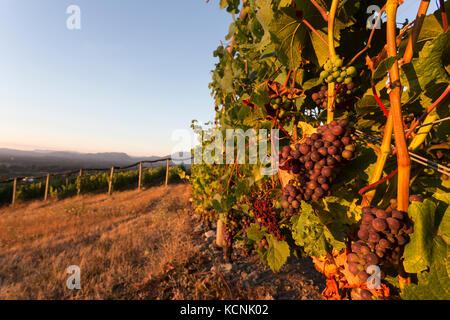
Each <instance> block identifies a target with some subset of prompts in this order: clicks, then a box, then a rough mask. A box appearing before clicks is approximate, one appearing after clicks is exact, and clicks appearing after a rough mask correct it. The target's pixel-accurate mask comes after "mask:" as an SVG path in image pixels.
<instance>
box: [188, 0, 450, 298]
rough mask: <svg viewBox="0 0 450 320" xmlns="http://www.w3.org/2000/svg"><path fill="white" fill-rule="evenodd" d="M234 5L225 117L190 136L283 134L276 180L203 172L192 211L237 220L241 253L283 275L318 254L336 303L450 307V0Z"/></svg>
mask: <svg viewBox="0 0 450 320" xmlns="http://www.w3.org/2000/svg"><path fill="white" fill-rule="evenodd" d="M220 5H221V8H222V9H226V10H227V11H228V12H229V13H230V14H232V15H233V23H231V25H230V28H229V33H228V35H227V36H226V39H227V40H229V44H228V45H221V46H219V47H218V48H217V50H215V51H214V56H215V57H217V58H218V63H217V64H216V68H215V70H213V72H212V82H211V84H210V88H211V90H212V95H213V96H214V98H215V110H216V117H215V122H214V123H211V124H209V126H208V127H207V128H202V127H201V126H200V125H198V124H197V123H196V122H195V121H194V122H193V124H192V127H193V129H194V131H196V132H197V133H198V134H199V135H200V138H199V140H200V141H201V144H202V146H203V148H204V149H206V148H208V147H209V145H210V144H211V143H212V142H214V136H213V135H211V131H212V130H219V131H221V132H223V136H226V133H225V132H226V130H227V129H235V130H236V129H242V130H243V131H244V132H245V131H246V130H248V129H255V130H259V129H267V130H270V129H279V130H280V131H279V132H280V135H279V144H280V152H279V154H274V153H272V154H271V157H277V158H278V160H279V170H278V174H276V175H271V176H264V175H262V174H261V170H260V169H261V167H264V166H265V164H263V163H259V162H258V164H256V165H255V164H237V163H228V164H218V163H221V162H220V161H217V164H206V163H203V164H196V165H194V166H193V167H192V173H191V177H190V180H191V184H192V191H193V196H192V201H193V205H194V207H195V210H196V212H197V213H198V214H200V215H202V216H203V218H204V219H209V220H213V219H214V220H218V221H219V222H220V223H218V225H220V224H222V223H223V224H224V226H225V227H224V229H225V237H224V238H225V240H224V244H223V245H224V247H225V248H226V250H225V253H226V255H227V258H228V259H231V257H232V255H231V250H232V248H233V247H234V248H240V250H239V252H235V254H237V253H240V252H242V254H247V253H249V252H257V253H258V254H259V255H260V257H261V261H262V263H265V264H267V265H269V266H270V268H271V269H272V270H273V271H274V272H277V271H279V270H280V269H281V268H282V267H283V265H284V264H285V263H286V261H287V259H288V258H289V257H290V256H295V257H298V258H300V257H311V258H312V260H313V262H314V264H315V266H316V269H317V270H318V271H320V272H321V273H323V274H324V275H325V276H326V278H327V287H326V289H325V291H324V292H323V296H324V297H325V298H327V299H450V261H449V255H450V251H449V245H450V213H449V211H450V209H449V208H448V206H449V204H450V194H449V188H450V182H449V180H448V176H449V174H450V170H449V169H448V164H449V160H450V159H449V154H448V149H449V142H450V139H449V125H448V122H447V123H446V122H445V121H446V120H447V119H448V117H449V108H448V105H449V101H450V99H449V95H448V93H449V91H450V89H449V79H450V76H449V73H450V41H449V40H450V34H449V32H448V31H447V27H448V23H447V19H448V17H447V13H446V12H447V11H448V10H445V6H447V7H448V2H447V3H445V2H444V1H440V9H439V10H438V11H436V12H433V13H430V12H428V11H429V10H428V9H429V5H430V1H425V0H423V1H421V2H419V1H417V2H412V1H408V2H407V3H403V1H400V0H387V2H385V1H382V0H370V1H368V0H357V1H346V0H316V1H314V0H296V1H291V0H243V1H240V0H221V1H220ZM371 5H378V6H379V8H380V9H381V12H380V14H379V18H378V19H377V21H376V22H375V24H378V23H379V28H368V26H367V22H368V18H369V15H368V14H367V8H368V7H369V6H371ZM405 6H414V7H417V8H418V10H419V11H418V13H417V18H416V19H415V20H414V21H413V22H411V23H408V21H405V22H402V21H398V19H397V12H398V10H405V9H406V8H405ZM409 8H410V7H409ZM414 10H416V8H415V9H414ZM246 139H248V137H246ZM273 139H274V137H272V136H269V137H268V138H267V144H268V145H271V143H272V142H273ZM248 143H250V141H247V145H248ZM268 150H271V148H270V147H268ZM215 156H217V159H219V158H221V157H222V155H221V154H216V155H215ZM235 156H236V157H237V156H238V155H237V151H235ZM247 160H248V159H247ZM234 162H236V161H234ZM247 163H248V162H247ZM218 231H219V230H218ZM235 251H237V250H235Z"/></svg>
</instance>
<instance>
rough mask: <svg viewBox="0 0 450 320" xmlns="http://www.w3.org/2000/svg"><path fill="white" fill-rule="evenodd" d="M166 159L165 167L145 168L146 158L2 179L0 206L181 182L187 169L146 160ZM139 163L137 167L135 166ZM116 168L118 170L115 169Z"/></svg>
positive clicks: (0, 183) (0, 182)
mask: <svg viewBox="0 0 450 320" xmlns="http://www.w3.org/2000/svg"><path fill="white" fill-rule="evenodd" d="M159 161H167V166H165V167H157V168H152V167H149V168H148V167H147V168H146V167H143V164H144V165H145V163H146V162H145V161H142V162H140V163H138V164H133V165H130V166H127V167H122V168H120V167H113V168H111V169H80V170H77V171H71V172H64V173H57V174H48V175H47V176H45V177H34V178H29V177H22V178H21V177H19V178H14V179H9V180H6V181H0V206H1V205H6V204H10V203H13V204H14V203H16V202H25V201H30V200H36V199H45V200H46V199H47V198H55V199H58V200H61V199H65V198H68V197H73V196H76V195H84V194H91V193H99V192H106V191H107V192H108V193H109V194H111V193H112V192H113V191H114V190H116V191H120V190H127V189H130V188H138V189H140V188H141V186H145V187H149V186H155V185H159V184H162V183H165V184H166V185H167V184H168V183H174V182H178V181H180V180H181V179H182V178H183V177H184V175H185V173H186V168H184V167H183V166H179V167H169V161H168V160H166V159H163V160H156V161H147V162H148V163H156V162H159ZM136 166H138V170H133V167H136ZM114 170H116V171H115V172H114Z"/></svg>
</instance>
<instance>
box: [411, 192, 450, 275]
mask: <svg viewBox="0 0 450 320" xmlns="http://www.w3.org/2000/svg"><path fill="white" fill-rule="evenodd" d="M408 214H409V215H410V217H411V218H412V219H413V221H414V232H413V233H412V235H411V240H410V242H409V243H408V244H407V245H406V247H405V251H404V254H403V258H404V262H403V265H404V267H405V271H406V272H409V273H418V272H421V271H424V270H427V269H428V268H429V267H430V266H431V265H432V263H433V261H438V260H442V259H445V258H446V256H445V252H446V250H447V246H448V245H449V244H450V243H449V242H448V232H449V231H448V230H447V229H448V225H449V223H450V222H449V221H448V220H449V219H450V209H449V208H448V203H444V202H442V201H439V202H437V203H436V202H435V201H433V200H432V199H427V200H425V201H424V202H423V203H420V202H413V203H412V204H411V205H410V206H409V210H408ZM440 226H441V227H440ZM443 227H444V229H443ZM443 254H444V255H443Z"/></svg>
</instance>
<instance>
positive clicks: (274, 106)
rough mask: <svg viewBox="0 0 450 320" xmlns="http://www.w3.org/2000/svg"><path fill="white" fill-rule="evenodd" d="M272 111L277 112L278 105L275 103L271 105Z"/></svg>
mask: <svg viewBox="0 0 450 320" xmlns="http://www.w3.org/2000/svg"><path fill="white" fill-rule="evenodd" d="M272 108H273V110H278V109H279V108H280V105H279V104H278V103H275V104H274V105H272Z"/></svg>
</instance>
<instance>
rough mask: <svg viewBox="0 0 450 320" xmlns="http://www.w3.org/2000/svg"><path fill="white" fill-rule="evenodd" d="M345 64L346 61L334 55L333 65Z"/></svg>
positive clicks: (340, 65)
mask: <svg viewBox="0 0 450 320" xmlns="http://www.w3.org/2000/svg"><path fill="white" fill-rule="evenodd" d="M343 64H344V62H343V61H342V60H341V59H340V58H339V57H337V56H336V57H334V58H333V65H334V66H335V67H338V68H339V67H342V65H343Z"/></svg>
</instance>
